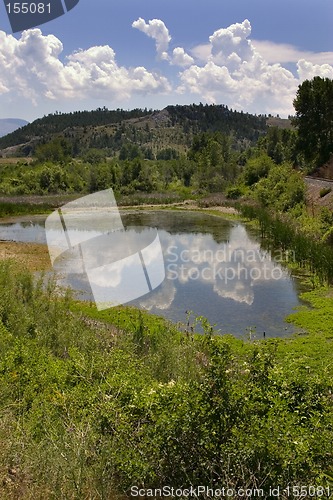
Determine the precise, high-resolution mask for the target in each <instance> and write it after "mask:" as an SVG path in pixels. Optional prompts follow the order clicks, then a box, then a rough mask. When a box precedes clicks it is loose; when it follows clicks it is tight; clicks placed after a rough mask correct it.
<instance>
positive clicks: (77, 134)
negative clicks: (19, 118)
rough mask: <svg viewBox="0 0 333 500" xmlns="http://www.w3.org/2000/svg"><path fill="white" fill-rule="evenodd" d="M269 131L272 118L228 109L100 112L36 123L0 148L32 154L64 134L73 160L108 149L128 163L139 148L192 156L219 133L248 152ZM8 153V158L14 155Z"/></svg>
mask: <svg viewBox="0 0 333 500" xmlns="http://www.w3.org/2000/svg"><path fill="white" fill-rule="evenodd" d="M266 130H267V126H266V117H264V116H259V117H257V116H253V115H251V114H248V113H243V112H238V111H233V110H231V109H228V107H227V106H223V105H219V106H213V105H211V106H210V105H203V104H199V105H195V104H192V105H188V106H168V107H167V108H165V109H164V110H162V111H153V110H147V109H144V110H142V109H134V110H132V111H125V110H122V109H117V110H115V111H110V110H108V109H107V108H99V109H97V110H95V111H77V112H74V113H56V114H51V115H48V116H45V117H43V118H40V119H38V120H35V121H34V122H32V123H30V124H28V125H27V126H25V127H22V128H20V129H19V130H16V131H15V132H13V133H11V134H8V135H7V136H5V137H3V138H0V149H1V150H5V149H6V148H13V147H14V148H13V149H12V150H11V151H10V154H16V155H17V154H21V155H30V154H34V152H35V149H36V147H37V146H38V145H39V144H43V143H45V142H48V141H50V140H52V139H54V138H55V137H57V136H59V135H61V136H63V137H65V138H66V139H67V140H68V141H69V142H70V144H71V146H72V154H73V156H77V155H79V154H82V153H84V152H86V151H87V150H89V149H91V148H98V149H106V150H107V151H108V155H109V156H114V155H115V154H121V156H122V157H123V159H124V157H126V156H133V151H130V152H129V153H128V150H133V147H134V149H135V150H138V149H139V150H140V152H141V153H142V156H143V157H145V158H148V159H153V158H154V157H157V156H158V155H159V156H162V157H166V158H164V159H170V156H171V157H172V156H173V157H175V156H177V153H182V152H184V151H187V150H188V149H189V148H190V146H191V144H192V140H193V137H194V135H196V134H198V133H200V132H215V131H219V132H221V133H223V134H226V135H228V136H231V137H232V138H233V146H234V147H235V148H236V149H242V148H245V147H247V146H248V145H249V144H254V142H255V141H256V140H257V139H258V138H259V137H260V136H261V135H263V134H264V133H265V132H266ZM16 146H18V147H16ZM171 150H173V151H171ZM4 154H5V155H6V156H7V155H8V151H7V152H5V153H4ZM134 156H136V155H135V154H134Z"/></svg>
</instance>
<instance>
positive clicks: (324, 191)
mask: <svg viewBox="0 0 333 500" xmlns="http://www.w3.org/2000/svg"><path fill="white" fill-rule="evenodd" d="M331 191H332V188H330V187H326V188H322V189H321V190H320V191H319V196H320V198H324V196H326V195H327V194H328V193H330V192H331Z"/></svg>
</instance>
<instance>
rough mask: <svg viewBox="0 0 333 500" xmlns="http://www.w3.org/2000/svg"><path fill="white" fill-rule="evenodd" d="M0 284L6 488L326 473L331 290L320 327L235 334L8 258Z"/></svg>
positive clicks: (253, 482) (314, 479)
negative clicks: (74, 290)
mask: <svg viewBox="0 0 333 500" xmlns="http://www.w3.org/2000/svg"><path fill="white" fill-rule="evenodd" d="M0 283H1V289H2V290H3V293H2V294H1V297H0V329H1V337H0V349H1V361H0V378H1V387H2V391H1V425H0V443H1V449H2V453H1V458H0V474H1V476H2V477H1V479H2V481H1V483H0V492H1V497H2V498H18V497H19V498H27V499H29V498H33V497H35V498H71V499H82V498H104V499H109V498H115V497H116V494H117V493H129V490H130V487H131V486H132V485H138V486H142V487H146V488H147V487H160V486H161V485H164V484H170V485H173V486H181V485H191V484H192V485H198V484H209V485H210V486H211V487H214V485H215V486H216V487H217V486H219V485H221V484H223V485H226V486H228V487H233V488H237V487H248V488H251V487H252V488H256V487H260V488H262V489H263V491H264V492H265V497H266V498H267V497H268V491H269V487H271V486H272V485H280V486H284V487H285V486H287V485H294V484H300V483H301V484H314V485H318V484H320V485H325V484H327V479H326V478H325V473H328V474H329V472H330V468H331V467H332V466H333V456H332V450H331V442H332V437H333V436H332V432H333V428H332V411H333V408H332V397H331V391H332V365H331V363H330V358H329V352H328V351H327V341H328V339H329V338H331V329H330V328H329V325H331V323H332V319H331V318H332V314H331V313H332V307H333V305H332V304H333V301H332V299H331V298H326V300H327V304H328V305H327V313H328V314H326V316H325V325H327V327H324V326H323V327H322V328H321V329H320V331H319V329H318V328H313V333H312V334H311V335H309V336H301V337H299V338H295V339H294V340H286V341H284V340H279V341H278V340H271V341H266V342H257V341H252V342H243V341H239V340H236V339H234V338H232V337H229V336H224V337H218V336H214V335H213V334H212V330H211V328H210V327H209V325H207V323H206V322H205V321H204V320H202V321H203V326H204V329H205V334H204V335H201V336H200V335H198V336H196V335H195V336H193V335H192V334H191V329H190V328H188V331H185V332H184V333H180V332H178V331H176V330H175V328H174V327H172V326H171V325H169V324H167V323H166V322H165V321H163V320H161V319H158V318H156V319H155V318H154V317H152V316H149V315H146V314H143V313H141V312H138V311H136V310H131V309H125V308H119V309H113V310H111V311H106V312H103V313H98V312H97V311H96V310H95V309H94V307H92V306H88V305H85V306H83V305H80V304H78V303H75V302H73V301H72V300H71V299H70V297H69V296H66V297H64V298H60V297H59V296H57V295H56V294H55V290H54V288H53V286H52V283H50V284H49V285H48V286H47V287H46V289H45V287H43V285H42V282H39V283H34V281H33V279H32V277H31V276H30V275H29V274H28V273H26V272H22V271H19V270H18V269H16V268H15V267H13V265H10V264H8V263H5V264H3V263H2V264H1V265H0ZM298 314H303V316H298V321H299V322H300V323H302V322H303V323H304V321H305V320H304V314H305V313H304V312H302V313H298ZM300 318H301V319H300ZM322 318H324V316H322ZM308 326H312V325H311V324H310V322H309V321H308ZM325 328H326V329H325ZM295 349H297V350H295ZM295 353H296V354H295ZM314 354H315V356H314ZM313 356H314V357H313ZM311 358H312V362H311ZM314 359H315V360H316V362H314ZM323 366H325V369H324V370H323V369H322V367H323ZM9 436H10V439H8V437H9Z"/></svg>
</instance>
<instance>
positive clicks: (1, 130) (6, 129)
mask: <svg viewBox="0 0 333 500" xmlns="http://www.w3.org/2000/svg"><path fill="white" fill-rule="evenodd" d="M28 123H29V122H27V121H26V120H20V119H19V118H0V137H3V136H5V135H7V134H10V133H11V132H14V131H15V130H17V129H18V128H20V127H24V126H25V125H28Z"/></svg>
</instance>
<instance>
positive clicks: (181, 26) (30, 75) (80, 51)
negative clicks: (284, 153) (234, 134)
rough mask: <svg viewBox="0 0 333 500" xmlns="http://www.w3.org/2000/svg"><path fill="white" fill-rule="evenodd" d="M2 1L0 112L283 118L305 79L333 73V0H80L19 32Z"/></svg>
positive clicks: (0, 115) (6, 114)
mask: <svg viewBox="0 0 333 500" xmlns="http://www.w3.org/2000/svg"><path fill="white" fill-rule="evenodd" d="M0 7H1V8H0V19H1V25H0V30H1V32H0V118H6V117H17V118H23V119H27V120H30V121H31V120H33V119H36V118H38V117H40V116H43V115H44V114H48V113H52V112H55V111H74V110H79V109H95V108H97V107H99V106H101V107H102V106H106V107H108V108H109V109H113V108H117V107H123V108H125V109H128V108H133V107H148V108H154V109H157V108H159V109H161V108H163V107H165V106H167V105H168V104H176V103H179V104H186V103H192V102H204V103H205V102H208V103H222V104H227V105H228V106H229V107H231V108H233V109H243V110H244V111H249V112H252V113H258V114H259V113H272V114H277V113H279V114H280V115H281V116H287V115H288V114H290V113H292V112H293V107H292V100H293V97H294V95H295V92H296V90H297V87H298V85H299V84H300V83H301V82H302V81H304V79H306V78H312V77H313V76H315V75H319V76H325V77H326V76H327V77H329V78H333V35H332V28H331V25H332V21H333V2H332V1H331V0H315V1H309V0H308V1H306V0H303V1H301V0H288V1H286V0H279V1H276V0H266V1H263V0H233V1H224V2H223V1H222V0H144V1H142V0H141V1H140V0H122V2H115V1H112V0H97V1H93V0H80V2H79V4H78V5H77V6H76V7H75V8H74V9H73V10H72V11H70V12H68V13H67V14H66V15H64V16H62V17H60V18H58V19H56V20H54V21H51V22H49V23H47V24H44V25H42V26H40V27H37V28H36V29H33V30H28V31H26V32H24V33H16V34H15V35H12V34H11V29H10V25H9V22H8V19H7V15H6V12H5V8H4V5H3V4H1V6H0Z"/></svg>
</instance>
